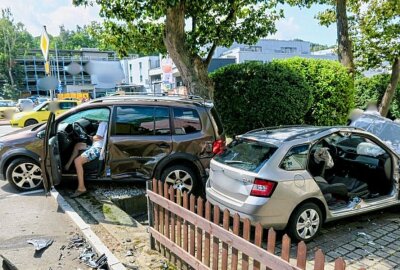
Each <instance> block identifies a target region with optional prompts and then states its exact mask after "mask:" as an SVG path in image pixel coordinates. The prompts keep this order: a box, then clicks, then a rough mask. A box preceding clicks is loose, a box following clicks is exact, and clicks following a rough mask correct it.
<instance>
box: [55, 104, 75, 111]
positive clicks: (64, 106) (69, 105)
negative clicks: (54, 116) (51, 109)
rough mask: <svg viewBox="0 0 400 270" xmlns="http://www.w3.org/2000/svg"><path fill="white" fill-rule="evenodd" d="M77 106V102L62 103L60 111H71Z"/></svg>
mask: <svg viewBox="0 0 400 270" xmlns="http://www.w3.org/2000/svg"><path fill="white" fill-rule="evenodd" d="M75 106H76V102H60V103H59V107H60V110H69V109H71V108H73V107H75Z"/></svg>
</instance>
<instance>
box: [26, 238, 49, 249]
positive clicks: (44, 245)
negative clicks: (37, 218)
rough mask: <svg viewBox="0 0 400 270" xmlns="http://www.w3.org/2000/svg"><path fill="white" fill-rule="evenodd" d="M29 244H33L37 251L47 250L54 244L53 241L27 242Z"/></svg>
mask: <svg viewBox="0 0 400 270" xmlns="http://www.w3.org/2000/svg"><path fill="white" fill-rule="evenodd" d="M26 242H27V243H28V244H32V245H33V247H34V248H35V250H36V251H39V250H42V249H44V248H47V247H48V246H50V245H51V244H53V239H44V238H40V239H30V240H28V241H26Z"/></svg>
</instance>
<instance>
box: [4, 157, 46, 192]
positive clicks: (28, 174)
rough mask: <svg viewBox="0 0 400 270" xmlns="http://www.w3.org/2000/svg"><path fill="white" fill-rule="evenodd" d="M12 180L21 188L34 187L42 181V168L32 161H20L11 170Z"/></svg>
mask: <svg viewBox="0 0 400 270" xmlns="http://www.w3.org/2000/svg"><path fill="white" fill-rule="evenodd" d="M11 178H12V181H13V182H14V183H15V184H16V185H17V186H18V187H20V188H21V189H34V188H36V187H38V186H39V185H40V184H41V183H42V181H43V177H42V170H41V169H40V167H39V166H38V165H36V164H33V163H21V164H19V165H17V166H16V167H15V168H14V170H13V171H12V172H11Z"/></svg>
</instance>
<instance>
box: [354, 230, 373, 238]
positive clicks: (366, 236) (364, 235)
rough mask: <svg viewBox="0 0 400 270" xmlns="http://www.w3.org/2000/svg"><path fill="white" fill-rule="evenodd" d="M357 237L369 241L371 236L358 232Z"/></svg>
mask: <svg viewBox="0 0 400 270" xmlns="http://www.w3.org/2000/svg"><path fill="white" fill-rule="evenodd" d="M357 236H362V237H363V238H365V239H371V236H369V235H368V234H366V233H365V232H358V233H357Z"/></svg>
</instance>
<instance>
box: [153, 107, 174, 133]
mask: <svg viewBox="0 0 400 270" xmlns="http://www.w3.org/2000/svg"><path fill="white" fill-rule="evenodd" d="M154 121H155V124H154V125H155V128H154V131H155V134H156V135H166V134H171V128H170V124H169V109H168V108H159V107H157V108H156V109H155V114H154Z"/></svg>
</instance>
